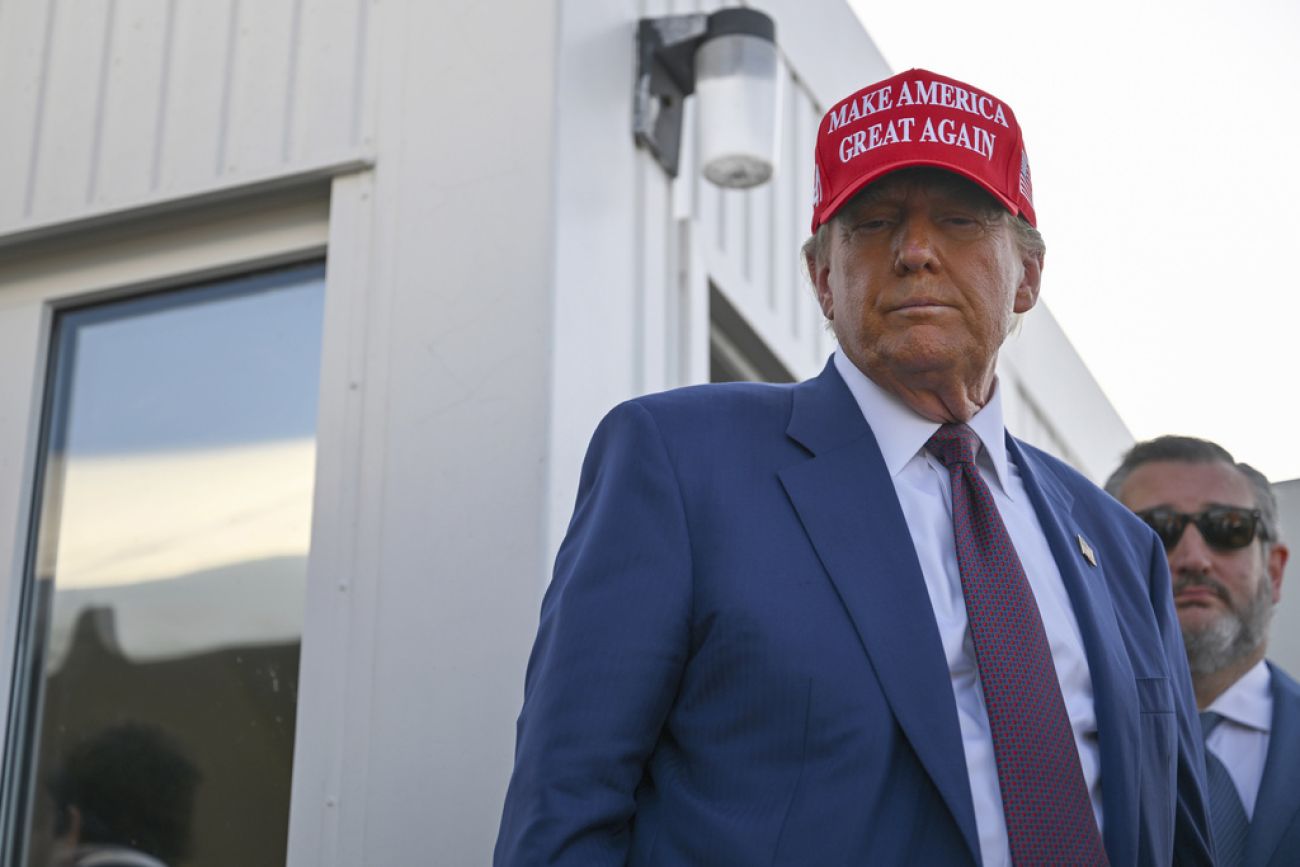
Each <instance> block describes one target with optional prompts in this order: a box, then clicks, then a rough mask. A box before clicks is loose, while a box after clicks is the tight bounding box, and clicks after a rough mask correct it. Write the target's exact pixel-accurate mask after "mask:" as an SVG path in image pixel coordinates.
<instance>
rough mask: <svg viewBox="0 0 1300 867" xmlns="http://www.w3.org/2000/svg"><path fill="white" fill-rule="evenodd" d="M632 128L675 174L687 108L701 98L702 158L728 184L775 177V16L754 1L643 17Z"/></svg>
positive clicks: (710, 174)
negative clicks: (690, 99) (708, 10)
mask: <svg viewBox="0 0 1300 867" xmlns="http://www.w3.org/2000/svg"><path fill="white" fill-rule="evenodd" d="M637 56H638V60H637V77H636V93H635V95H634V98H633V106H634V108H633V118H632V131H633V133H634V134H635V136H636V140H637V142H638V143H639V144H642V145H644V146H645V147H646V148H647V149H648V150H649V151H650V153H652V154H653V155H654V157H655V159H657V160H658V161H659V164H660V165H662V166H663V167H664V170H665V171H667V172H668V174H670V175H672V176H673V177H677V167H678V157H679V155H680V152H681V139H682V110H683V105H684V103H685V100H686V97H687V96H690V95H691V94H692V93H694V94H695V95H696V99H697V100H698V105H697V111H696V117H697V118H698V127H699V136H700V165H701V168H702V170H703V172H704V176H705V177H706V178H708V179H709V180H710V181H712V182H713V183H715V184H718V185H719V186H723V187H732V188H741V189H743V188H745V187H753V186H757V185H758V184H761V183H764V182H765V181H767V180H768V178H770V177H772V162H773V159H774V156H773V155H774V153H775V150H776V24H775V23H774V22H773V21H772V19H771V18H770V17H768V16H767V15H765V14H763V13H762V12H759V11H758V10H756V9H745V8H731V9H721V10H719V11H717V12H714V13H712V14H710V15H667V16H663V17H659V18H642V19H641V21H640V24H639V26H638V27H637Z"/></svg>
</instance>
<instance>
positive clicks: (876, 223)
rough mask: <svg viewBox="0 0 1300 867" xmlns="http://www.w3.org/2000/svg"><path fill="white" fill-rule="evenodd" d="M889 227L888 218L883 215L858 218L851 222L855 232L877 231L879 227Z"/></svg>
mask: <svg viewBox="0 0 1300 867" xmlns="http://www.w3.org/2000/svg"><path fill="white" fill-rule="evenodd" d="M888 227H889V220H887V219H885V218H884V217H872V218H871V219H867V220H858V221H857V222H856V223H854V224H853V229H854V231H857V232H878V231H880V230H881V229H885V228H888Z"/></svg>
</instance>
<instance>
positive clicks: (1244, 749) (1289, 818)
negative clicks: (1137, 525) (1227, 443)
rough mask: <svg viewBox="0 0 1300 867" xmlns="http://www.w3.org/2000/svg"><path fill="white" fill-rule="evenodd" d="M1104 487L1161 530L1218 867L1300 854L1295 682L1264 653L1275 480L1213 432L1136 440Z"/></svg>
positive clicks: (1276, 544)
mask: <svg viewBox="0 0 1300 867" xmlns="http://www.w3.org/2000/svg"><path fill="white" fill-rule="evenodd" d="M1106 490H1107V491H1109V492H1110V493H1111V495H1113V496H1114V497H1116V498H1117V499H1119V500H1120V502H1122V503H1124V505H1126V506H1128V507H1129V508H1130V509H1132V510H1133V511H1135V512H1137V514H1138V516H1139V517H1141V518H1142V519H1143V520H1145V521H1146V522H1147V523H1148V524H1149V525H1150V526H1151V527H1152V529H1154V530H1155V531H1156V534H1157V535H1159V536H1160V538H1161V540H1162V541H1163V542H1164V545H1165V551H1166V552H1167V553H1168V555H1169V571H1170V573H1171V576H1172V578H1173V592H1174V605H1175V607H1176V609H1177V611H1178V622H1179V625H1180V627H1181V628H1182V633H1183V643H1184V645H1185V646H1186V648H1187V660H1188V664H1189V666H1190V667H1191V672H1192V686H1193V689H1194V690H1195V692H1196V704H1197V706H1198V707H1199V708H1200V710H1201V723H1202V728H1203V729H1204V730H1205V732H1206V741H1205V744H1206V765H1207V772H1208V783H1209V790H1210V812H1211V817H1212V822H1213V828H1214V836H1215V844H1216V847H1217V849H1218V854H1219V863H1220V864H1223V865H1238V864H1247V865H1281V864H1294V863H1296V859H1297V857H1300V855H1297V853H1300V786H1298V785H1297V783H1300V776H1298V775H1297V769H1300V685H1297V684H1296V682H1295V681H1294V680H1292V679H1291V678H1290V677H1289V676H1287V674H1286V673H1285V672H1283V671H1282V670H1281V669H1280V668H1278V667H1277V666H1276V665H1273V664H1272V663H1270V662H1268V661H1267V660H1265V658H1264V654H1265V651H1266V650H1267V647H1268V626H1269V621H1270V619H1271V618H1272V615H1273V606H1274V605H1276V604H1277V602H1278V599H1280V598H1281V593H1282V573H1283V570H1284V569H1285V567H1286V561H1287V554H1288V552H1287V546H1286V545H1284V544H1282V542H1281V541H1280V539H1279V538H1278V529H1277V528H1278V520H1277V500H1276V498H1275V497H1274V495H1273V490H1272V488H1271V487H1270V486H1269V483H1268V479H1266V478H1264V476H1263V475H1262V474H1261V473H1259V472H1258V471H1257V470H1255V469H1253V468H1252V467H1250V466H1249V465H1247V464H1243V463H1237V462H1236V461H1235V460H1234V459H1233V457H1232V455H1231V454H1229V453H1228V451H1227V450H1225V449H1224V448H1222V447H1221V446H1219V445H1217V444H1215V443H1212V442H1208V441H1206V440H1201V439H1195V438H1193V437H1183V436H1164V437H1160V438H1158V439H1154V440H1151V441H1149V442H1143V443H1138V444H1137V445H1136V446H1134V447H1133V448H1132V449H1131V450H1130V451H1129V453H1128V454H1127V455H1126V456H1125V457H1124V461H1123V463H1122V464H1121V465H1120V467H1119V469H1117V470H1116V471H1115V473H1114V474H1113V475H1112V476H1111V477H1110V480H1109V481H1108V482H1107V483H1106Z"/></svg>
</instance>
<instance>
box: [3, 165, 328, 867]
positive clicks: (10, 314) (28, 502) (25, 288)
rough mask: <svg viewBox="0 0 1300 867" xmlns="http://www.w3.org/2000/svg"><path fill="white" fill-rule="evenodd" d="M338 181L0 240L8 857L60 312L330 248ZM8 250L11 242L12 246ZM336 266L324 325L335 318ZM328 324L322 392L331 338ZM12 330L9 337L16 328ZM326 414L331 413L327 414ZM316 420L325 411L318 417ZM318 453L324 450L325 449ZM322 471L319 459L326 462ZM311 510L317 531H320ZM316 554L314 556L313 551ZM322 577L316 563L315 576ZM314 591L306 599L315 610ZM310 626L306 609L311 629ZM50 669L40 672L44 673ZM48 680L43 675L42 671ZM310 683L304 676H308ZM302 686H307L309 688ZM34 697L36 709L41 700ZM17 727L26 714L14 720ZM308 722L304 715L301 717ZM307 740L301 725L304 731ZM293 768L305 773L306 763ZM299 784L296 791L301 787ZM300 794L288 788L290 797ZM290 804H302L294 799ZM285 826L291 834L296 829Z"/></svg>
mask: <svg viewBox="0 0 1300 867" xmlns="http://www.w3.org/2000/svg"><path fill="white" fill-rule="evenodd" d="M330 209H331V184H330V183H329V182H327V181H317V182H315V183H312V184H304V185H302V186H298V187H295V188H292V189H279V190H269V191H253V192H251V193H250V194H249V195H246V196H243V197H240V198H238V199H236V200H231V201H218V202H201V203H192V204H191V206H189V207H184V208H174V209H166V210H165V211H163V212H160V213H143V214H140V215H129V216H124V217H123V218H121V219H120V220H117V221H114V222H111V223H107V224H102V225H96V226H91V227H78V228H75V229H72V230H70V231H69V232H67V233H66V234H56V235H54V236H52V237H47V238H37V239H26V240H24V239H19V240H17V241H14V242H11V243H6V239H4V238H3V237H0V252H3V254H4V258H3V262H0V400H7V401H8V405H9V406H11V407H15V408H21V407H26V408H27V409H26V412H25V413H22V412H21V410H18V411H15V412H14V413H12V414H11V415H10V416H8V417H5V416H2V415H0V562H5V561H6V560H7V561H8V563H9V568H8V570H6V576H5V577H4V578H2V579H0V647H2V648H3V649H4V651H3V655H0V694H2V695H4V697H5V699H6V701H5V708H4V712H3V713H2V714H0V743H3V749H4V752H3V754H2V755H0V865H5V867H17V865H19V864H21V859H22V857H23V856H24V854H25V851H24V850H25V848H26V846H25V845H24V846H22V847H20V846H19V845H18V839H19V838H20V837H21V838H22V840H23V843H24V844H25V843H26V838H27V836H28V835H27V834H26V833H25V829H24V833H23V834H21V835H20V834H16V833H14V832H15V831H16V830H17V829H18V828H19V827H21V826H23V825H24V824H25V823H27V822H28V821H30V792H31V789H30V785H29V784H30V782H31V781H30V773H31V762H32V761H33V760H34V754H33V753H32V751H31V750H29V749H23V750H21V751H20V749H19V748H20V747H21V746H28V745H29V744H28V740H29V739H28V737H27V735H28V732H30V730H31V729H30V728H29V726H39V724H40V718H39V712H40V708H41V706H42V705H41V701H40V698H39V697H38V696H33V694H32V690H31V689H30V686H31V680H30V678H31V677H32V676H33V673H32V666H33V665H34V664H36V660H37V659H39V658H40V653H39V644H40V639H41V635H40V629H41V628H42V625H43V622H44V620H43V619H39V618H38V617H37V615H38V613H39V611H38V609H37V608H36V606H37V605H38V600H36V599H35V595H36V594H35V589H36V586H37V585H36V582H35V581H33V580H31V579H32V575H33V574H35V573H36V571H37V569H36V565H37V564H36V563H35V557H36V555H37V551H38V550H39V541H40V535H41V533H42V532H46V531H48V527H49V525H48V524H47V523H46V522H45V521H44V520H43V517H44V516H43V515H42V514H41V510H42V509H45V508H48V507H49V504H43V503H42V496H41V490H40V483H41V480H42V479H43V478H44V475H45V469H46V468H45V467H44V456H43V452H44V451H45V450H44V448H43V444H44V443H45V442H46V441H47V437H48V435H49V433H50V430H51V429H52V425H53V424H54V423H55V421H56V419H55V415H56V412H57V407H55V406H54V404H53V403H52V401H53V398H54V388H55V383H54V377H53V375H52V374H53V372H54V371H53V358H52V352H53V350H54V348H55V347H54V343H53V342H54V336H55V335H54V328H55V322H56V319H57V316H58V314H59V313H60V312H62V311H64V310H67V309H71V308H77V307H81V306H85V305H89V304H96V303H101V302H105V301H113V300H124V299H127V298H135V297H142V296H147V295H151V294H155V293H157V292H160V291H167V290H174V289H183V288H186V287H191V286H199V285H201V284H207V283H212V282H213V281H218V280H221V279H224V278H229V277H234V276H239V275H243V274H248V273H253V272H257V271H264V270H268V269H273V268H279V267H284V266H290V265H295V264H302V263H308V262H312V261H321V260H324V259H326V253H327V250H328V248H329V243H328V242H329V231H330V224H331V215H330ZM6 248H8V249H6ZM330 270H331V268H330V266H329V264H328V263H327V266H326V289H325V292H326V322H327V323H328V321H329V320H330V318H331V317H330V311H329V306H330V303H331V289H330V284H331V280H330V277H329V274H330ZM326 336H327V335H322V359H321V368H322V370H321V386H320V387H321V389H322V391H324V390H325V389H326V382H325V370H326V368H327V365H326V358H327V357H328V355H329V351H330V350H329V347H328V346H327V345H326V344H325V337H326ZM6 337H7V338H9V339H5V338H6ZM321 416H322V419H321V420H323V417H324V413H321ZM318 425H319V422H318ZM318 460H319V459H318ZM318 475H319V463H318ZM318 532H319V531H318V528H317V527H316V518H315V514H314V510H313V528H312V539H313V541H314V540H315V539H316V538H317V536H318ZM309 564H310V559H309ZM311 581H312V574H311V567H310V565H309V573H308V582H309V584H310V583H311ZM306 603H307V600H304V615H305V613H306V611H305V608H306ZM307 628H308V624H307V622H306V617H305V616H304V635H305V633H306V631H307ZM38 674H39V673H38ZM38 679H39V678H38ZM300 689H301V678H300ZM300 696H301V692H300ZM33 701H34V702H35V706H34V707H33ZM16 721H17V722H18V723H19V724H17V725H16V724H15V722H16ZM299 728H301V717H300V722H299ZM295 738H296V734H295ZM294 776H295V779H296V777H297V771H296V770H295V774H294ZM296 788H297V787H296V786H295V790H296ZM294 797H295V795H294V794H291V800H292V799H293V798H294ZM290 809H291V812H292V811H293V805H292V804H291V805H290ZM287 830H288V829H286V833H287Z"/></svg>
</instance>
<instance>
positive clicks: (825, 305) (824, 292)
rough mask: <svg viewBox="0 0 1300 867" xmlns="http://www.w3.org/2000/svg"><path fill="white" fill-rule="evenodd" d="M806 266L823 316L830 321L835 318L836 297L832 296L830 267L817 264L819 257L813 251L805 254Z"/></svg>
mask: <svg viewBox="0 0 1300 867" xmlns="http://www.w3.org/2000/svg"><path fill="white" fill-rule="evenodd" d="M804 265H805V267H807V269H808V277H809V279H810V280H812V284H813V291H814V292H816V293H817V304H818V305H819V306H820V307H821V309H822V315H823V316H825V317H826V318H827V319H828V320H830V319H834V318H835V297H834V296H833V295H832V294H831V284H830V273H831V269H830V265H828V264H822V265H818V264H817V257H816V256H814V255H813V253H812V251H811V250H810V251H808V252H807V253H805V254H804Z"/></svg>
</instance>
